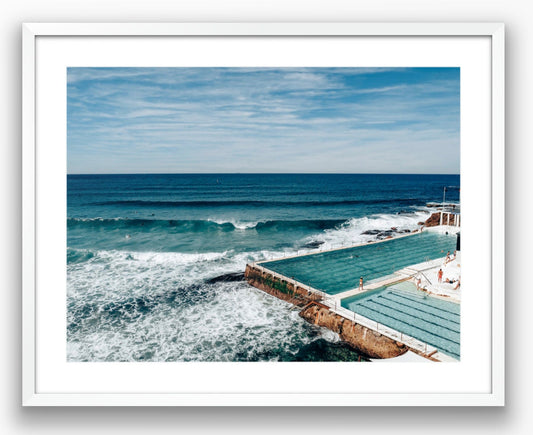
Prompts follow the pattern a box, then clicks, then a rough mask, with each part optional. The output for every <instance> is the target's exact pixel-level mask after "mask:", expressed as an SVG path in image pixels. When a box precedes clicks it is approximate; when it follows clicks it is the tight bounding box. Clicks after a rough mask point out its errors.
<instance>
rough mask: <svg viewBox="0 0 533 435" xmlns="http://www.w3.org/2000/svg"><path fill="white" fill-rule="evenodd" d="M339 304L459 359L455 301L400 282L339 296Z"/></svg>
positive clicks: (456, 306)
mask: <svg viewBox="0 0 533 435" xmlns="http://www.w3.org/2000/svg"><path fill="white" fill-rule="evenodd" d="M341 305H342V306H343V307H344V308H346V309H348V310H350V311H353V312H355V313H357V314H360V315H361V316H364V317H367V318H368V319H371V320H374V321H375V322H378V323H381V324H383V325H385V326H388V327H390V328H393V329H395V330H396V331H399V332H403V333H404V334H407V335H409V336H411V337H413V338H416V339H418V340H420V341H422V342H424V343H428V344H430V345H431V346H434V347H435V348H437V349H438V350H440V351H441V352H443V353H445V354H446V355H449V356H451V357H453V358H456V359H459V356H460V317H461V307H460V305H459V304H456V303H453V302H448V301H443V300H441V299H438V298H435V297H432V296H428V295H427V294H426V293H424V292H422V291H420V290H417V289H416V286H415V285H414V284H412V283H410V282H403V283H400V284H394V285H392V286H388V287H381V288H379V289H376V290H370V291H368V292H365V293H363V294H359V295H356V296H351V297H348V298H345V299H342V300H341Z"/></svg>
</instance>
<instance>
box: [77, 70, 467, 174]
mask: <svg viewBox="0 0 533 435" xmlns="http://www.w3.org/2000/svg"><path fill="white" fill-rule="evenodd" d="M459 78H460V70H459V68H68V70H67V169H68V173H69V174H102V173H105V174H111V173H425V174H458V173H459V163H460V162H459V157H460V135H459V132H460V131H459V124H460V123H459V121H460V112H459V108H460V88H459Z"/></svg>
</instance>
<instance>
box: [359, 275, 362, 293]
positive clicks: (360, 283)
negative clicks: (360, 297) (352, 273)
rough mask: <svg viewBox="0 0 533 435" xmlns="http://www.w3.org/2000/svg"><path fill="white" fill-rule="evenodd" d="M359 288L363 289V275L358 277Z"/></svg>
mask: <svg viewBox="0 0 533 435" xmlns="http://www.w3.org/2000/svg"><path fill="white" fill-rule="evenodd" d="M359 290H363V277H361V278H359Z"/></svg>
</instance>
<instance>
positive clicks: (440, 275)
mask: <svg viewBox="0 0 533 435" xmlns="http://www.w3.org/2000/svg"><path fill="white" fill-rule="evenodd" d="M437 276H438V278H439V282H442V269H439V273H438V274H437Z"/></svg>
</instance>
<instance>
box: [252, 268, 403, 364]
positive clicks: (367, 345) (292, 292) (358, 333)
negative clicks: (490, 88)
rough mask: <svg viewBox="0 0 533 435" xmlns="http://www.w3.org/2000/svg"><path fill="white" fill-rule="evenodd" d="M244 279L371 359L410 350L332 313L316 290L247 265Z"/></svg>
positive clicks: (391, 355)
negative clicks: (294, 308)
mask: <svg viewBox="0 0 533 435" xmlns="http://www.w3.org/2000/svg"><path fill="white" fill-rule="evenodd" d="M244 276H245V278H246V279H247V281H248V283H249V284H250V285H252V286H254V287H256V288H258V289H260V290H262V291H264V292H266V293H268V294H270V295H272V296H275V297H277V298H279V299H282V300H284V301H287V302H290V303H292V304H294V305H296V306H299V307H303V309H302V310H301V311H300V316H301V317H303V318H304V319H305V320H307V321H308V322H310V323H313V324H315V325H318V326H323V327H325V328H328V329H330V330H332V331H334V332H336V333H337V334H339V336H340V337H341V338H342V339H343V340H344V341H346V342H347V343H349V344H350V345H351V346H353V347H354V348H355V349H357V350H358V351H359V352H361V353H363V354H365V355H367V356H369V357H371V358H393V357H396V356H399V355H402V354H403V353H405V352H407V350H408V347H407V346H406V345H405V344H403V343H400V342H398V341H396V340H393V339H391V338H389V337H386V336H385V335H382V334H380V333H379V332H377V331H375V330H373V329H370V328H367V327H366V326H364V325H361V324H359V323H357V322H355V321H352V320H349V319H347V318H345V317H343V316H340V315H338V314H336V313H334V312H332V311H331V310H330V309H329V307H327V306H326V305H323V304H322V303H321V302H320V301H321V300H322V298H323V296H324V295H322V294H321V292H319V291H317V290H314V289H311V288H309V287H305V286H303V285H299V284H298V282H297V281H293V280H291V279H288V278H286V277H282V276H280V275H277V274H274V273H272V272H270V271H268V270H265V269H263V268H262V267H260V266H259V267H258V266H254V265H252V264H248V265H246V271H245V273H244Z"/></svg>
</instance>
